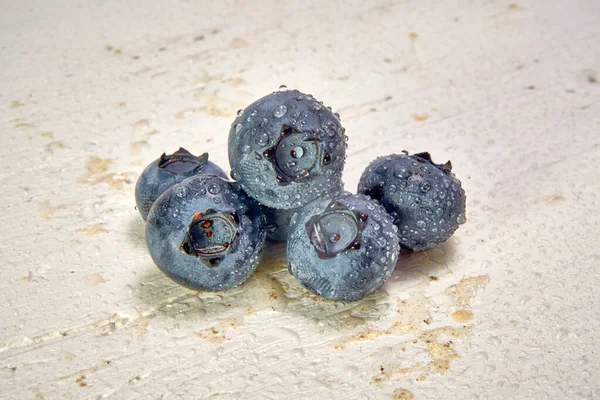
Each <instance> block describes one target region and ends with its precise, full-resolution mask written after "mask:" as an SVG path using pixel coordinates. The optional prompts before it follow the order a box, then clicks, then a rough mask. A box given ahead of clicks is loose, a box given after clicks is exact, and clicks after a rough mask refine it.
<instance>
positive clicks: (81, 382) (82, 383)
mask: <svg viewBox="0 0 600 400" xmlns="http://www.w3.org/2000/svg"><path fill="white" fill-rule="evenodd" d="M75 383H78V384H79V387H86V386H87V382H86V381H85V375H81V376H80V377H79V378H77V379H75Z"/></svg>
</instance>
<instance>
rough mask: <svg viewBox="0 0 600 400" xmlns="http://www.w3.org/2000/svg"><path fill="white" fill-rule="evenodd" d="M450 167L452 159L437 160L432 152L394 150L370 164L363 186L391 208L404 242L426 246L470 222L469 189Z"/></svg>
mask: <svg viewBox="0 0 600 400" xmlns="http://www.w3.org/2000/svg"><path fill="white" fill-rule="evenodd" d="M451 169H452V164H451V163H450V161H448V162H447V163H446V164H434V163H433V161H432V160H431V156H430V155H429V153H419V154H415V155H412V156H410V155H408V153H406V154H392V155H389V156H386V157H380V158H378V159H376V160H375V161H373V162H372V163H371V164H370V165H369V166H368V167H367V169H366V170H365V172H363V174H362V176H361V178H360V182H359V184H358V192H359V193H363V194H366V195H368V196H370V197H371V198H373V199H375V200H377V201H379V202H380V203H381V204H382V205H383V206H384V207H385V209H386V210H387V211H388V212H389V213H390V215H391V216H392V217H393V218H394V224H395V225H396V226H397V227H398V230H399V232H398V233H399V236H400V244H401V245H402V247H403V248H406V249H410V250H413V251H420V250H427V249H431V248H433V247H435V246H437V245H438V244H440V243H442V242H444V241H446V240H448V238H449V237H450V236H452V234H453V233H454V231H455V230H456V229H457V228H458V226H459V225H460V224H463V223H465V222H466V217H465V213H466V211H465V201H466V198H465V191H464V190H463V189H462V187H461V183H460V181H459V180H458V179H456V177H455V176H454V174H453V173H452V172H451Z"/></svg>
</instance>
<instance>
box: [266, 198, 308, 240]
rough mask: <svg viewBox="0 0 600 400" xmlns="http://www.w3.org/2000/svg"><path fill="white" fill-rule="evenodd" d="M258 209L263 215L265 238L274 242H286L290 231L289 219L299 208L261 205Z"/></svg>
mask: <svg viewBox="0 0 600 400" xmlns="http://www.w3.org/2000/svg"><path fill="white" fill-rule="evenodd" d="M260 209H261V210H262V213H263V215H264V216H265V226H266V228H267V239H270V240H273V241H275V242H286V241H287V237H288V233H289V231H290V221H291V220H292V217H293V215H294V214H295V213H297V212H298V211H299V210H300V208H292V209H289V210H279V209H277V208H271V207H266V206H261V207H260Z"/></svg>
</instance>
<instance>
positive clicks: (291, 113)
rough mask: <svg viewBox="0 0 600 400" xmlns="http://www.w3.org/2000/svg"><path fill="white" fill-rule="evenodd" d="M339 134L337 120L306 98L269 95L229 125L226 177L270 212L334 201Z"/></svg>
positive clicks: (342, 139) (340, 159) (341, 145)
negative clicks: (328, 199) (229, 174)
mask: <svg viewBox="0 0 600 400" xmlns="http://www.w3.org/2000/svg"><path fill="white" fill-rule="evenodd" d="M344 132H345V130H344V128H343V127H342V125H341V123H340V119H339V116H338V115H337V114H334V113H332V112H331V109H330V108H329V107H325V106H324V105H323V103H322V102H320V101H317V100H316V99H315V98H314V97H312V96H311V95H306V94H303V93H300V92H299V91H297V90H284V91H278V92H274V93H271V94H269V95H267V96H265V97H263V98H261V99H260V100H258V101H256V102H254V103H252V104H250V105H249V106H248V107H247V108H246V109H245V110H243V111H240V112H238V117H237V118H236V119H235V121H233V124H231V130H230V132H229V163H230V164H231V168H232V169H231V177H232V178H233V179H235V180H236V181H238V182H239V184H240V185H241V186H242V188H244V190H245V191H246V193H248V195H250V196H251V197H253V198H254V199H256V200H258V201H259V202H260V203H261V204H263V205H266V206H268V207H272V208H278V209H291V208H298V207H301V206H303V205H305V204H307V203H309V202H310V201H312V200H315V199H317V198H326V197H330V196H335V195H338V194H340V193H341V191H342V189H343V183H342V178H341V175H342V170H343V167H344V159H345V153H346V136H345V135H344Z"/></svg>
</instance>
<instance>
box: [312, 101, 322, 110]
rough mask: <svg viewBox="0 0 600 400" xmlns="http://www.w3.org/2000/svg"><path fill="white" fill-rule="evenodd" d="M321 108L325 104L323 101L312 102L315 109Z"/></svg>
mask: <svg viewBox="0 0 600 400" xmlns="http://www.w3.org/2000/svg"><path fill="white" fill-rule="evenodd" d="M321 108H323V105H322V104H321V103H319V102H318V101H315V102H314V103H313V104H312V109H313V110H315V111H319V110H320V109H321Z"/></svg>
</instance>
